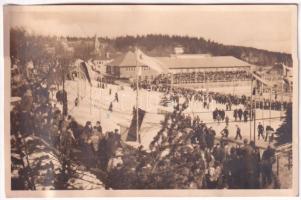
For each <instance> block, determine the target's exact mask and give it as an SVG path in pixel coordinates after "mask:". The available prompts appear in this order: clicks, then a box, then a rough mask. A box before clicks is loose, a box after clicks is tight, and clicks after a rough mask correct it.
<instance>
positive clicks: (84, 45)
mask: <svg viewBox="0 0 301 200" xmlns="http://www.w3.org/2000/svg"><path fill="white" fill-rule="evenodd" d="M10 34H11V37H10V38H11V41H10V46H11V49H10V52H11V58H18V59H19V60H20V61H21V63H26V62H27V61H29V60H33V61H34V63H40V62H43V61H44V62H46V60H49V59H50V60H51V58H53V55H49V56H47V51H45V46H46V47H47V48H48V49H49V47H54V49H55V54H60V50H61V45H59V43H60V41H64V42H67V43H68V45H69V46H70V47H72V48H73V49H74V54H73V55H72V56H71V57H73V58H81V59H85V60H86V59H89V58H90V57H91V55H92V54H93V51H94V43H95V37H59V38H58V37H54V36H39V35H30V34H28V33H27V32H26V30H24V29H23V28H15V29H11V32H10ZM98 40H99V42H100V44H101V45H100V47H101V51H102V52H109V53H110V55H111V57H113V58H114V57H115V55H116V54H120V53H124V52H126V51H128V50H134V47H135V46H137V47H139V48H140V49H141V50H142V51H144V52H145V53H146V54H148V55H150V56H168V55H170V54H172V53H173V52H174V47H175V46H178V45H180V46H182V47H183V48H184V52H185V53H188V54H199V53H206V54H211V55H213V56H234V57H236V58H238V59H241V60H243V61H246V62H248V63H251V64H255V65H259V66H271V65H274V64H275V63H279V62H281V63H284V64H285V65H287V66H292V55H291V54H287V53H280V52H271V51H267V50H262V49H256V48H252V47H243V46H230V45H223V44H220V43H217V42H214V41H211V40H205V39H204V38H201V37H200V38H196V37H188V36H170V35H160V34H158V35H154V34H150V35H146V36H122V37H117V38H98ZM41 60H43V61H41Z"/></svg>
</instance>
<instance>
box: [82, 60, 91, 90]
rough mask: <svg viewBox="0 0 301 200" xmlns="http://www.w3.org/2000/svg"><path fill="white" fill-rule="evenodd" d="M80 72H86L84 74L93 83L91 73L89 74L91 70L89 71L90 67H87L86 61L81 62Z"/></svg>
mask: <svg viewBox="0 0 301 200" xmlns="http://www.w3.org/2000/svg"><path fill="white" fill-rule="evenodd" d="M79 72H80V73H82V74H84V76H85V77H86V79H87V80H88V82H89V83H90V85H92V82H91V78H90V75H89V72H88V68H87V65H86V63H85V62H81V63H80V64H79Z"/></svg>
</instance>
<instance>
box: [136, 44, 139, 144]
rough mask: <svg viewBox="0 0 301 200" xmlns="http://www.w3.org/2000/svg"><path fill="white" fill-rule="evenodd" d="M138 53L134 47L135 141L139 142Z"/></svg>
mask: <svg viewBox="0 0 301 200" xmlns="http://www.w3.org/2000/svg"><path fill="white" fill-rule="evenodd" d="M137 57H138V55H137V48H136V70H137V71H136V134H137V136H136V137H137V141H138V143H140V137H139V102H138V100H139V99H138V89H139V83H138V78H139V74H138V72H139V70H138V58H137Z"/></svg>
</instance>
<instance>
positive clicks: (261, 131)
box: [257, 122, 264, 140]
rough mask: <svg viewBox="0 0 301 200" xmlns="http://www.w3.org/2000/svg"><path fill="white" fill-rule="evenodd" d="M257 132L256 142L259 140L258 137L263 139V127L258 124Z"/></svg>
mask: <svg viewBox="0 0 301 200" xmlns="http://www.w3.org/2000/svg"><path fill="white" fill-rule="evenodd" d="M257 131H258V140H259V139H260V136H261V137H262V139H264V136H263V132H264V127H263V125H262V124H261V123H260V122H259V124H258V127H257Z"/></svg>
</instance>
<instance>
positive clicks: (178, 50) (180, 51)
mask: <svg viewBox="0 0 301 200" xmlns="http://www.w3.org/2000/svg"><path fill="white" fill-rule="evenodd" d="M174 53H175V54H183V53H184V48H183V47H182V46H180V45H178V46H175V48H174Z"/></svg>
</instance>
